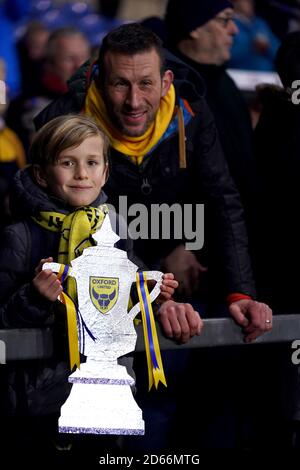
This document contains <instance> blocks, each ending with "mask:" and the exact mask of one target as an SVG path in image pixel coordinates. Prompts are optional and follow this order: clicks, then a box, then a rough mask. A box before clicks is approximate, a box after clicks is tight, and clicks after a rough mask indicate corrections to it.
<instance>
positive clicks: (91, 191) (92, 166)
mask: <svg viewBox="0 0 300 470" xmlns="http://www.w3.org/2000/svg"><path fill="white" fill-rule="evenodd" d="M106 175H107V165H106V164H105V161H104V157H103V141H102V139H101V137H99V136H94V137H88V138H87V139H85V140H84V141H83V142H82V143H81V144H80V145H78V147H72V148H68V149H65V150H64V151H63V152H61V153H60V154H59V156H58V160H57V161H56V162H55V163H54V164H50V165H48V166H47V167H46V169H45V170H44V171H43V170H42V169H41V168H40V167H38V168H37V169H36V171H35V176H36V179H37V182H38V183H39V184H40V186H42V187H44V188H47V189H48V191H49V192H51V194H52V195H53V196H56V197H58V198H60V199H63V200H64V201H66V202H67V203H68V204H69V205H70V206H73V207H80V206H88V205H90V204H91V203H92V202H93V201H95V199H96V198H97V197H98V195H99V193H100V191H101V188H102V186H103V185H104V183H105V181H106Z"/></svg>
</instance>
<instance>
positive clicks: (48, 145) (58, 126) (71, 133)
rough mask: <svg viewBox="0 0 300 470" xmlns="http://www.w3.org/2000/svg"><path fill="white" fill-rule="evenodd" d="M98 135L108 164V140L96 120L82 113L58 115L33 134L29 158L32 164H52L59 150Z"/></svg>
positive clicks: (44, 165) (74, 145)
mask: <svg viewBox="0 0 300 470" xmlns="http://www.w3.org/2000/svg"><path fill="white" fill-rule="evenodd" d="M94 136H99V137H100V138H101V139H102V141H103V157H104V161H105V163H106V164H108V149H109V140H108V137H107V135H106V134H105V133H104V132H103V130H102V129H101V128H100V127H99V126H98V125H97V124H96V122H95V121H94V120H93V119H92V118H90V117H88V116H84V115H78V114H68V115H65V116H59V117H56V118H54V119H52V120H51V121H49V122H48V123H47V124H45V125H44V126H43V127H42V128H41V129H40V130H39V131H38V132H37V133H36V134H35V136H34V138H33V140H32V143H31V146H30V149H29V160H30V162H31V163H32V164H33V165H40V166H41V167H46V166H47V165H49V164H54V163H55V162H56V161H57V159H58V156H59V154H60V153H61V152H63V151H64V150H66V149H68V148H72V147H78V145H80V144H81V143H82V142H83V141H84V140H85V139H87V138H89V137H94Z"/></svg>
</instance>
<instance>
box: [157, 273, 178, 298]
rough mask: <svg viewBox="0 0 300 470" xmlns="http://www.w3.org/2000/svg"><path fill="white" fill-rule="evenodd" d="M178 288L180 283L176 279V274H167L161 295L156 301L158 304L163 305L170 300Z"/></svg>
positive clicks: (161, 288) (164, 276) (164, 277)
mask: <svg viewBox="0 0 300 470" xmlns="http://www.w3.org/2000/svg"><path fill="white" fill-rule="evenodd" d="M177 287H178V282H177V281H175V279H174V274H172V273H166V274H164V275H163V281H162V284H161V286H160V294H159V296H158V297H157V299H156V302H157V303H158V304H162V303H163V302H166V301H167V300H170V299H171V297H172V295H173V294H174V292H175V289H177Z"/></svg>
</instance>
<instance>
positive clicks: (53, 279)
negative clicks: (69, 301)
mask: <svg viewBox="0 0 300 470" xmlns="http://www.w3.org/2000/svg"><path fill="white" fill-rule="evenodd" d="M52 261H53V259H52V258H47V259H42V260H41V261H40V262H39V265H38V266H37V268H36V269H35V273H36V276H35V277H34V278H33V281H32V283H33V286H34V288H35V289H36V290H37V291H38V292H39V294H40V295H42V296H43V297H45V298H46V299H48V300H50V301H51V302H55V300H56V299H57V297H58V296H59V295H60V294H61V293H62V290H63V288H62V285H61V282H60V280H59V279H58V277H57V275H56V274H54V273H53V272H52V271H51V270H50V269H45V270H44V271H42V266H43V264H44V263H51V262H52Z"/></svg>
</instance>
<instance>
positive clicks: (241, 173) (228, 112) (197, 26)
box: [165, 0, 258, 297]
mask: <svg viewBox="0 0 300 470" xmlns="http://www.w3.org/2000/svg"><path fill="white" fill-rule="evenodd" d="M165 29H166V36H167V45H168V47H169V48H170V50H171V51H172V52H173V53H174V54H176V55H177V56H178V57H179V58H180V59H181V60H183V61H184V62H186V63H187V64H188V65H190V66H191V67H193V68H194V69H195V70H196V71H197V72H199V74H200V76H201V77H202V79H203V80H204V82H205V88H206V95H205V97H206V100H207V103H208V105H209V107H210V109H211V111H212V113H213V116H214V119H215V122H216V126H217V129H218V133H219V137H220V141H221V145H222V148H223V151H224V154H225V157H226V160H227V163H228V166H229V169H230V172H231V175H232V177H233V179H234V181H235V184H236V185H237V188H238V190H239V192H240V195H241V199H242V202H243V205H244V209H245V214H246V221H247V223H248V230H250V231H251V228H252V225H253V224H255V215H256V212H255V211H256V202H257V198H258V193H257V188H258V184H257V176H256V171H255V163H254V157H253V145H252V127H251V121H250V116H249V111H248V108H247V105H246V102H245V101H244V98H243V96H242V94H241V92H240V91H239V90H238V88H237V87H236V85H235V83H234V82H233V80H232V79H231V77H230V76H229V75H228V73H227V72H226V69H225V65H224V64H225V63H226V62H227V61H228V60H229V59H230V50H231V46H232V43H233V40H234V37H235V35H236V34H237V32H238V30H237V27H236V25H235V23H234V22H233V8H232V4H231V2H229V1H227V0H201V2H199V1H198V0H169V2H168V5H167V10H166V15H165ZM195 86H196V87H197V86H198V88H199V85H198V84H197V82H195ZM250 235H251V233H250ZM250 241H251V240H250ZM213 296H214V297H215V294H213Z"/></svg>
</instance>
